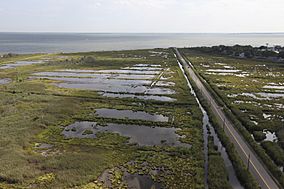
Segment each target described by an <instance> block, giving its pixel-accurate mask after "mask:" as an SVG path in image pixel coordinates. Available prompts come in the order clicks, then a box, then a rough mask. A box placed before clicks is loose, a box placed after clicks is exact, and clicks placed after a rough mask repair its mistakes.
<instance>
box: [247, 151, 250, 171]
mask: <svg viewBox="0 0 284 189" xmlns="http://www.w3.org/2000/svg"><path fill="white" fill-rule="evenodd" d="M249 164H250V154H249V155H248V165H247V170H248V171H249Z"/></svg>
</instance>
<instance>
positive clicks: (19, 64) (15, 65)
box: [0, 61, 44, 69]
mask: <svg viewBox="0 0 284 189" xmlns="http://www.w3.org/2000/svg"><path fill="white" fill-rule="evenodd" d="M41 63H44V61H17V62H15V63H11V64H4V65H2V66H0V69H11V68H16V67H20V66H28V65H33V64H41Z"/></svg>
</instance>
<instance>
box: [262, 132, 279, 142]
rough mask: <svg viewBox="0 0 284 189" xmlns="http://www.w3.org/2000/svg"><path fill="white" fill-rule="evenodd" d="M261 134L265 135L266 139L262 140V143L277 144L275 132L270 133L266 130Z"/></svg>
mask: <svg viewBox="0 0 284 189" xmlns="http://www.w3.org/2000/svg"><path fill="white" fill-rule="evenodd" d="M263 133H264V134H265V137H266V138H265V139H264V141H271V142H277V141H278V138H277V136H276V133H275V132H273V133H272V132H270V131H268V130H267V129H264V130H263Z"/></svg>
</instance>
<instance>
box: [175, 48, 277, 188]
mask: <svg viewBox="0 0 284 189" xmlns="http://www.w3.org/2000/svg"><path fill="white" fill-rule="evenodd" d="M174 50H175V53H176V56H177V57H178V59H179V60H180V63H181V64H182V65H183V67H184V69H186V70H187V71H188V72H189V74H190V77H191V78H192V80H193V81H194V82H195V84H196V86H197V87H198V89H199V90H200V91H201V92H202V94H203V95H204V97H205V98H206V99H207V101H208V102H209V103H210V104H211V106H210V107H211V109H212V111H213V113H214V114H215V115H216V118H217V119H218V120H219V122H221V123H223V124H224V130H225V133H226V134H227V136H228V137H229V138H230V140H231V142H232V143H233V144H234V145H235V148H236V150H237V152H238V154H239V155H240V157H241V159H242V160H243V161H244V163H245V164H247V163H248V159H249V157H250V164H249V170H250V172H251V173H252V174H253V176H254V177H255V179H256V181H257V182H258V183H259V185H260V186H261V188H263V189H277V188H279V187H278V186H277V184H276V183H275V181H274V180H273V178H272V177H271V176H270V175H269V173H268V171H267V170H266V169H265V168H264V166H263V165H262V163H261V162H260V161H259V160H258V159H257V155H256V154H255V152H254V151H253V150H252V149H251V148H250V147H249V145H248V144H247V143H246V141H245V139H243V137H242V136H241V135H240V134H239V133H238V132H237V131H236V129H235V128H234V126H233V124H232V122H230V120H229V119H228V118H227V116H226V115H225V113H224V111H223V110H222V108H221V107H220V106H218V105H217V103H216V101H215V100H214V98H213V97H212V96H211V95H210V93H209V91H208V90H207V89H206V88H205V86H204V85H203V83H202V82H201V81H200V79H199V77H197V75H196V74H195V72H194V71H193V69H192V67H191V66H192V64H191V63H190V62H187V61H186V60H185V59H184V58H183V57H182V56H181V54H180V53H179V51H178V50H177V49H176V48H175V49H174Z"/></svg>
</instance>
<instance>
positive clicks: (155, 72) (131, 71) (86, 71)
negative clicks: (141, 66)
mask: <svg viewBox="0 0 284 189" xmlns="http://www.w3.org/2000/svg"><path fill="white" fill-rule="evenodd" d="M59 71H62V72H75V73H76V72H77V73H115V74H137V75H139V74H141V75H158V74H159V73H160V71H147V70H143V71H140V70H123V69H122V70H73V69H65V70H59Z"/></svg>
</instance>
